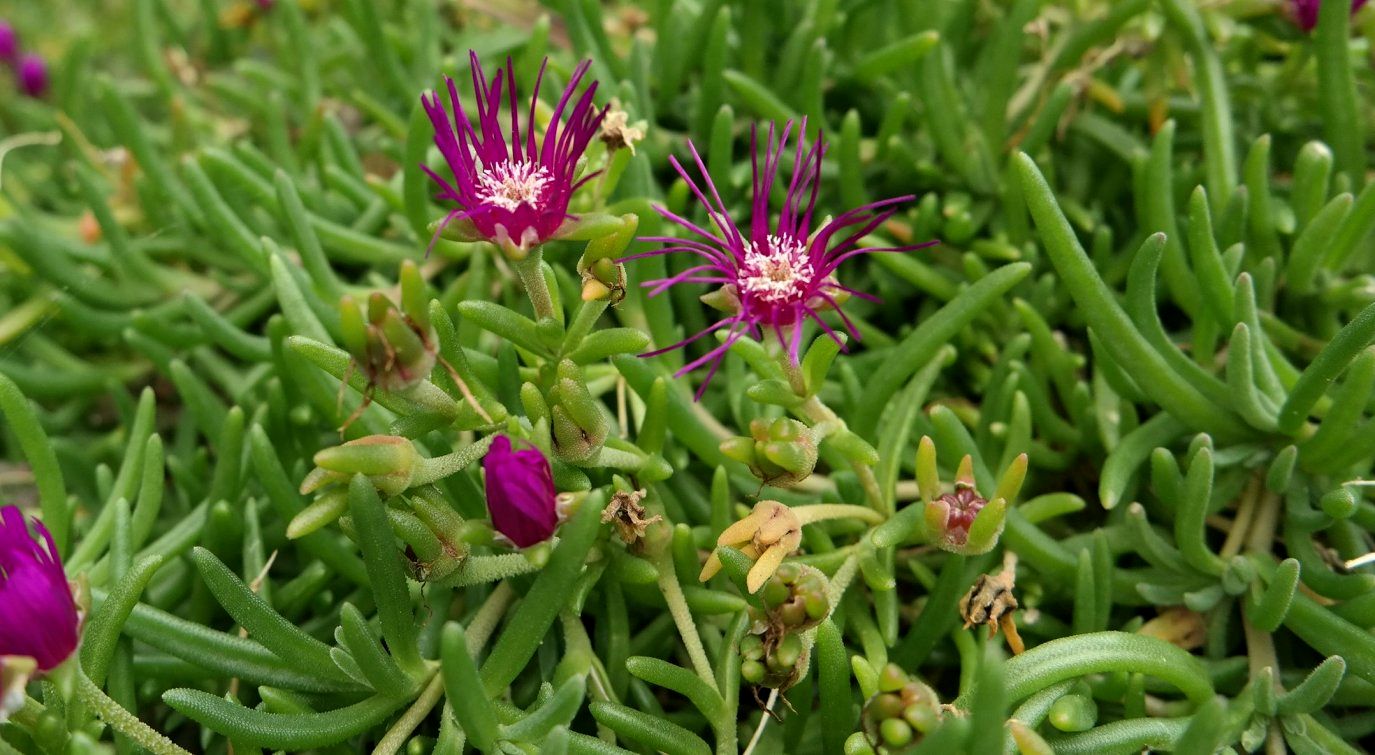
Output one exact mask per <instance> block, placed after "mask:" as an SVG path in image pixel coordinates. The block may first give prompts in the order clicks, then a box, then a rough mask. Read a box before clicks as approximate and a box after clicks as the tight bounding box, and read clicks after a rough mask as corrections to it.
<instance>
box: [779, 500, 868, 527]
mask: <svg viewBox="0 0 1375 755" xmlns="http://www.w3.org/2000/svg"><path fill="white" fill-rule="evenodd" d="M792 511H793V515H794V516H796V517H797V523H798V525H808V524H813V523H815V522H824V521H826V520H827V519H844V518H846V517H853V518H855V519H859V520H861V521H864V522H867V523H869V524H881V523H882V522H883V521H884V517H883V515H882V514H880V513H878V512H877V511H874V510H873V509H871V508H869V507H867V506H856V505H854V504H853V503H817V504H812V505H810V506H794V507H793V510H792Z"/></svg>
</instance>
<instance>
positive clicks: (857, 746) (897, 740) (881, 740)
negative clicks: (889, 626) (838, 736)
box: [845, 663, 942, 755]
mask: <svg viewBox="0 0 1375 755" xmlns="http://www.w3.org/2000/svg"><path fill="white" fill-rule="evenodd" d="M941 715H942V712H941V702H940V699H939V698H938V697H936V692H935V690H933V689H931V688H930V687H929V686H927V685H926V684H925V683H924V682H922V681H921V680H919V679H916V678H913V677H911V676H908V674H907V672H905V671H903V670H902V669H901V668H899V667H898V666H897V665H896V664H893V663H890V664H888V665H887V666H884V667H883V670H882V671H880V672H879V675H878V694H876V695H874V696H873V697H871V698H870V699H869V702H868V703H866V704H865V706H864V714H863V720H862V721H861V724H862V726H863V727H864V728H863V731H858V732H855V733H854V734H852V735H850V737H849V739H847V740H846V741H845V752H846V753H847V755H848V754H850V753H853V754H854V755H877V754H879V753H895V752H905V751H906V750H907V749H908V748H910V747H913V746H915V745H917V744H919V743H920V742H921V739H922V737H923V736H925V735H927V734H930V733H931V732H932V731H934V730H935V728H936V727H937V726H939V725H940V721H941Z"/></svg>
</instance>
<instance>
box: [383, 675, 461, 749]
mask: <svg viewBox="0 0 1375 755" xmlns="http://www.w3.org/2000/svg"><path fill="white" fill-rule="evenodd" d="M443 697H444V677H443V676H442V675H440V674H435V675H434V676H433V678H431V679H430V683H429V685H427V686H426V687H425V691H424V692H421V693H420V697H419V698H417V699H416V701H415V703H414V704H412V705H411V707H409V708H407V709H406V712H405V713H403V714H401V717H400V718H398V719H396V723H394V724H392V727H391V728H390V729H388V730H387V733H386V735H385V736H383V737H382V739H381V740H380V741H378V743H377V747H375V748H374V749H373V751H372V755H394V753H396V752H398V751H399V750H400V749H401V747H402V745H404V744H406V741H407V740H408V739H409V738H410V736H411V733H412V732H414V731H415V729H416V727H418V726H420V723H421V722H422V721H424V720H425V718H426V717H427V716H429V715H430V711H431V710H434V706H435V705H437V704H439V701H440V699H441V698H443Z"/></svg>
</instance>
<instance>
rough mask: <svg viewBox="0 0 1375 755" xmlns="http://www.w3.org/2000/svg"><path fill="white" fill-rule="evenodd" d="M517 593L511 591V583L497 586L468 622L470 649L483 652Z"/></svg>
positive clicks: (467, 631) (466, 631)
mask: <svg viewBox="0 0 1375 755" xmlns="http://www.w3.org/2000/svg"><path fill="white" fill-rule="evenodd" d="M515 597H516V593H515V591H514V590H512V589H511V584H510V583H509V582H502V583H501V584H499V585H497V587H496V589H495V590H493V591H492V594H491V595H488V596H487V600H485V601H484V602H483V603H482V607H481V608H479V609H477V613H476V614H474V615H473V620H472V621H470V622H468V628H467V630H465V633H466V634H467V638H466V639H467V640H468V648H469V649H471V650H473V651H480V650H482V646H483V645H486V644H487V640H489V639H491V637H492V632H494V631H496V628H497V624H500V623H501V617H503V616H505V615H506V609H507V608H508V607H509V606H510V605H511V601H513V600H515Z"/></svg>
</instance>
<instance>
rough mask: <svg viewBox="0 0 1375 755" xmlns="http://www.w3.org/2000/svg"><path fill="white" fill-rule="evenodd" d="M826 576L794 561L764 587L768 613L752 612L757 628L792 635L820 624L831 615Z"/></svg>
mask: <svg viewBox="0 0 1375 755" xmlns="http://www.w3.org/2000/svg"><path fill="white" fill-rule="evenodd" d="M828 591H829V585H828V584H827V581H826V575H825V574H823V573H821V571H820V570H819V569H816V568H815V567H811V566H807V565H806V564H799V563H797V562H795V561H791V562H788V563H785V564H783V565H782V566H780V567H778V571H776V572H774V575H773V576H772V577H770V578H769V581H768V582H765V583H764V587H763V590H762V591H761V592H760V595H759V597H760V599H762V600H763V602H764V606H765V607H766V608H767V609H768V613H767V615H764V616H761V615H759V612H758V611H757V610H753V611H752V613H753V616H754V618H755V623H756V625H761V624H762V625H766V626H768V627H770V628H771V629H773V630H775V631H779V632H782V633H784V634H793V633H796V632H801V631H803V630H806V629H811V628H812V627H814V626H816V625H817V624H820V623H821V621H822V620H823V619H825V618H826V616H827V614H829V613H830V612H831V601H830V596H829V592H828Z"/></svg>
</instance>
